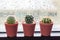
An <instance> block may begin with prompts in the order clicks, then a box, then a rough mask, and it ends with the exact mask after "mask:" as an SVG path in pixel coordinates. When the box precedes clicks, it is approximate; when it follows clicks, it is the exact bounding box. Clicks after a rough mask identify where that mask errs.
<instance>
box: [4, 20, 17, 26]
mask: <svg viewBox="0 0 60 40" xmlns="http://www.w3.org/2000/svg"><path fill="white" fill-rule="evenodd" d="M5 24H8V23H7V22H5ZM15 24H18V21H16V22H15ZM9 25H14V24H9Z"/></svg>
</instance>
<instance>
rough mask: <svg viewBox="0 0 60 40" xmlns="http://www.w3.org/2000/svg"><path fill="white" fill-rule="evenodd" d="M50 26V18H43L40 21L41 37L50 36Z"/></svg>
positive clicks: (51, 23)
mask: <svg viewBox="0 0 60 40" xmlns="http://www.w3.org/2000/svg"><path fill="white" fill-rule="evenodd" d="M52 26H53V22H52V21H51V19H50V18H43V19H42V21H40V30H41V36H50V33H51V30H52Z"/></svg>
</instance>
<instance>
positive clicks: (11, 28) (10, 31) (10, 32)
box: [5, 23, 18, 37]
mask: <svg viewBox="0 0 60 40" xmlns="http://www.w3.org/2000/svg"><path fill="white" fill-rule="evenodd" d="M5 28H6V33H7V37H16V35H17V28H18V23H15V24H7V23H5Z"/></svg>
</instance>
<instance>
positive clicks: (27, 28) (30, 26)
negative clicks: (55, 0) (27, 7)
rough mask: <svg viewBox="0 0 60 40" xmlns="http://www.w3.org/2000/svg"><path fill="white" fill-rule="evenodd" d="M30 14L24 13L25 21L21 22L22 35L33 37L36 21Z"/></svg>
mask: <svg viewBox="0 0 60 40" xmlns="http://www.w3.org/2000/svg"><path fill="white" fill-rule="evenodd" d="M33 19H34V17H33V16H32V15H26V17H25V21H24V22H23V23H22V25H23V30H24V36H27V37H33V36H34V30H35V25H36V23H35V22H34V20H33Z"/></svg>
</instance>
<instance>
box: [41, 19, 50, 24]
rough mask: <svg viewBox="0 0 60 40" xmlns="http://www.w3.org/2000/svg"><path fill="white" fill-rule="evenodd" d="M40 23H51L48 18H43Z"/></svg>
mask: <svg viewBox="0 0 60 40" xmlns="http://www.w3.org/2000/svg"><path fill="white" fill-rule="evenodd" d="M42 22H43V23H51V19H50V18H43V19H42Z"/></svg>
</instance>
